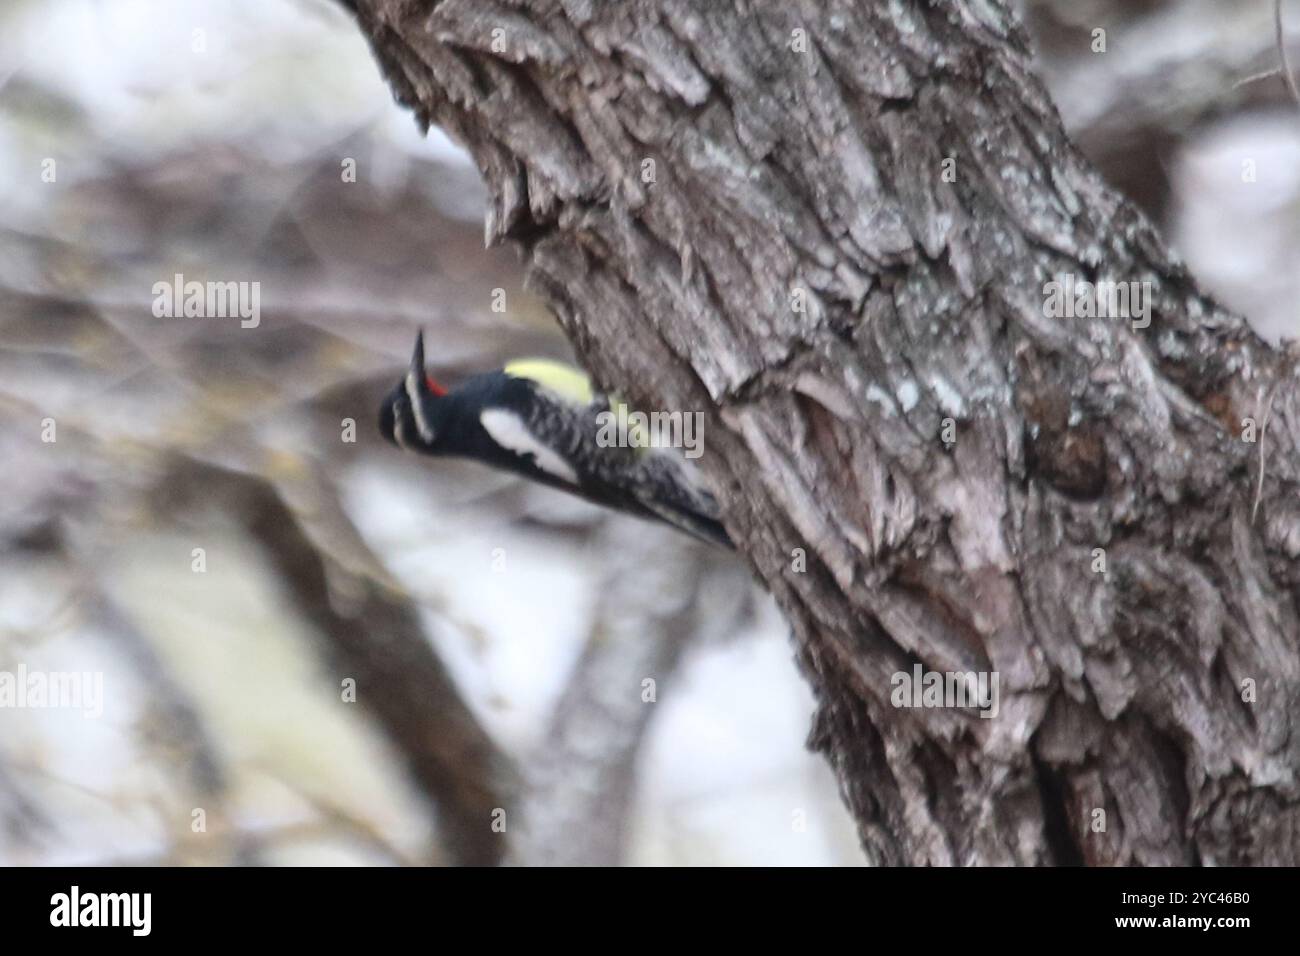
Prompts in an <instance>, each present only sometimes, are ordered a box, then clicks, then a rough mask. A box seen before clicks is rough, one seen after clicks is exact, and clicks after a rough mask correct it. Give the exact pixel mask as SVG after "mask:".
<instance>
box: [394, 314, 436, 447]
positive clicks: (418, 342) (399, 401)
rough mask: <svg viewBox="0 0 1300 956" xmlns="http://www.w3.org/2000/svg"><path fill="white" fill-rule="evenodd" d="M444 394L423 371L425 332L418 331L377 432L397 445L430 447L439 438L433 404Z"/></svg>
mask: <svg viewBox="0 0 1300 956" xmlns="http://www.w3.org/2000/svg"><path fill="white" fill-rule="evenodd" d="M446 394H447V390H446V389H445V388H443V387H442V386H441V385H439V384H438V383H437V382H435V381H434V380H433V379H432V378H430V377H429V375H428V374H427V373H426V372H425V370H424V333H423V332H420V333H419V334H418V335H416V337H415V351H414V352H412V354H411V365H410V368H408V369H407V370H406V376H405V378H403V379H402V381H401V382H400V383H399V384H398V385H396V386H395V387H394V388H393V390H392V391H391V392H389V393H388V396H387V397H386V398H385V399H384V404H383V406H382V407H381V408H380V410H379V431H380V433H382V434H383V436H384V437H385V438H387V439H388V440H389V441H390V442H392V443H393V444H394V445H397V446H398V447H399V448H416V449H418V448H425V449H429V448H432V447H433V444H434V442H435V441H436V440H437V437H438V436H437V432H436V429H435V426H434V422H435V421H436V416H435V414H434V406H435V405H436V404H437V402H438V400H439V399H440V398H442V397H443V396H444V395H446Z"/></svg>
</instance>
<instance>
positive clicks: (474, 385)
mask: <svg viewBox="0 0 1300 956" xmlns="http://www.w3.org/2000/svg"><path fill="white" fill-rule="evenodd" d="M617 404H618V403H617V401H616V400H615V401H613V402H612V401H611V400H610V399H609V398H608V397H606V396H604V395H602V394H600V393H599V392H597V391H596V390H595V389H594V388H592V386H591V383H590V382H589V381H588V379H587V377H586V376H585V375H584V374H583V373H582V372H580V371H578V370H577V369H575V368H572V367H570V366H568V365H564V364H562V363H560V362H553V361H550V360H547V359H526V360H523V361H518V362H512V363H509V364H507V365H506V366H505V367H504V368H501V369H497V370H495V371H492V372H485V373H482V374H479V375H475V376H473V377H472V378H470V379H469V380H467V381H466V382H464V383H463V384H461V385H460V386H458V387H457V388H455V389H453V390H451V391H448V390H447V389H445V388H443V387H442V386H441V385H439V384H438V383H437V382H435V381H434V380H433V379H432V378H431V377H430V376H429V375H428V373H427V372H426V371H425V366H424V334H423V332H421V333H420V334H418V335H417V336H416V339H415V350H414V352H413V353H412V355H411V364H410V368H409V369H408V370H407V372H406V376H405V378H403V380H402V381H401V383H399V384H398V385H397V386H395V387H394V388H393V390H392V391H391V392H389V394H388V396H387V397H386V398H385V399H384V403H383V406H382V407H381V409H380V412H379V430H380V432H381V433H382V434H383V436H384V437H385V438H387V439H388V440H389V441H390V442H392V443H393V444H394V445H396V446H398V447H399V448H403V449H406V450H407V451H414V452H419V453H420V454H423V455H433V456H446V457H459V458H472V459H474V460H476V461H480V462H482V463H484V464H486V465H490V466H492V467H494V468H499V469H502V470H504V471H509V472H512V473H514V474H516V475H521V476H522V477H524V478H528V479H530V480H532V481H536V482H540V483H541V484H544V485H549V486H550V487H552V488H558V489H560V490H562V491H567V492H569V493H570V494H575V495H578V496H579V497H581V498H585V499H586V500H587V501H591V502H593V503H595V504H598V505H602V506H604V507H606V508H613V509H615V510H617V511H622V512H625V513H627V514H632V515H636V516H637V517H640V518H645V519H649V520H652V521H659V522H663V523H666V524H669V525H671V526H673V527H674V528H677V529H678V530H679V531H684V532H686V533H687V534H690V535H693V536H694V537H696V538H700V539H702V540H704V541H707V542H710V543H712V544H716V545H720V546H722V547H725V548H731V547H733V545H732V542H731V539H730V538H729V537H728V536H727V532H726V530H725V529H724V528H723V526H722V523H721V522H720V521H719V520H718V519H719V509H718V503H717V501H716V499H715V498H714V497H713V495H712V494H711V493H710V492H709V490H708V489H707V488H706V487H705V486H704V485H703V483H702V481H701V478H700V476H699V474H698V473H697V472H696V471H695V469H694V468H693V467H692V465H691V463H690V462H689V461H688V460H687V459H686V458H685V457H684V456H683V455H682V454H681V453H680V452H679V451H678V450H677V449H674V448H661V447H646V446H645V443H644V442H640V443H629V445H630V447H622V446H620V445H617V444H613V443H610V442H605V443H602V442H601V441H600V440H599V438H598V436H599V435H600V433H601V417H602V416H601V413H602V412H610V411H612V410H614V409H615V408H616V407H617Z"/></svg>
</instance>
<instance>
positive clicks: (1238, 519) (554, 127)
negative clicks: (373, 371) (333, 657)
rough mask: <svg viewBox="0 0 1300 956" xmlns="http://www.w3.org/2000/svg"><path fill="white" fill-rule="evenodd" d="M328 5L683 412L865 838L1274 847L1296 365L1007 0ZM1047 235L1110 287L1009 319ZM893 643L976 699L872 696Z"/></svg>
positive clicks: (607, 342)
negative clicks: (1067, 114) (1214, 286)
mask: <svg viewBox="0 0 1300 956" xmlns="http://www.w3.org/2000/svg"><path fill="white" fill-rule="evenodd" d="M347 5H348V6H349V7H350V8H352V9H353V10H354V12H355V14H356V16H357V20H358V22H359V24H360V26H361V29H362V30H363V31H364V33H365V34H366V36H367V37H368V38H369V39H370V42H371V44H372V47H373V49H374V51H375V53H376V55H377V58H378V60H379V62H380V64H381V66H382V68H383V70H384V72H385V74H386V76H387V78H388V81H389V83H390V84H391V86H392V88H393V89H394V91H395V95H396V96H397V98H398V100H399V101H400V102H402V103H403V104H405V105H407V106H409V107H410V108H412V109H413V110H414V111H415V112H416V114H417V116H418V118H419V120H420V122H422V123H424V124H437V125H439V126H441V127H443V128H445V129H446V130H447V131H449V132H450V133H451V134H452V135H453V136H454V137H455V138H457V139H458V140H459V141H460V142H462V143H463V144H464V145H465V146H466V147H467V148H468V149H469V151H470V152H471V154H472V155H473V157H474V159H475V161H476V162H477V164H478V166H479V168H480V169H481V170H482V173H483V176H484V178H485V179H486V182H487V185H488V188H489V190H490V192H491V195H492V202H491V208H490V209H489V211H488V216H487V238H488V240H489V242H503V241H506V242H510V243H513V244H515V245H516V246H518V247H519V249H520V250H521V251H522V254H523V255H524V257H525V260H526V262H527V264H528V268H529V275H530V280H531V282H532V283H533V285H534V287H535V288H537V289H538V290H539V291H541V292H542V293H543V294H544V295H545V296H546V297H547V299H548V300H549V301H550V303H551V304H552V306H553V307H554V310H555V312H556V315H557V316H558V318H559V321H560V323H561V324H562V326H563V328H564V330H565V331H566V333H567V334H568V336H569V337H570V339H571V340H572V341H573V343H574V345H575V347H576V349H577V351H578V353H579V355H580V356H581V358H582V361H583V362H584V364H585V365H586V366H587V368H588V370H589V371H591V372H592V373H593V375H594V376H595V378H596V379H597V380H598V381H599V382H600V383H601V384H602V385H604V386H606V387H616V388H617V389H618V390H619V391H620V392H621V393H623V394H625V395H626V396H628V398H629V399H630V400H631V401H632V402H633V403H635V404H636V405H637V406H638V407H640V408H642V409H647V410H649V409H666V410H673V409H685V410H696V409H698V410H702V411H703V412H705V414H706V416H707V418H706V429H705V447H706V452H705V454H704V456H703V458H702V459H701V464H702V466H703V467H704V469H705V470H706V472H707V473H708V474H709V476H710V477H711V479H712V480H713V481H714V483H715V484H716V486H717V489H718V492H719V495H720V499H721V501H722V502H723V504H724V506H725V511H726V523H727V526H728V528H729V530H730V531H731V533H732V535H733V536H734V538H735V539H736V541H737V542H738V543H739V547H740V550H741V553H742V554H743V555H744V556H745V557H746V559H747V560H748V561H749V562H750V564H751V565H752V568H753V570H754V572H755V573H756V574H757V576H758V577H759V578H760V579H761V580H762V581H763V582H764V583H765V584H766V586H767V587H768V588H769V589H770V591H771V592H772V594H773V595H774V596H775V597H776V600H777V601H778V602H779V604H780V605H781V607H782V608H783V610H784V612H785V614H786V615H787V617H788V619H789V621H790V624H791V625H792V628H793V632H794V637H795V643H796V648H797V656H798V659H799V661H800V663H801V665H802V667H803V669H804V671H805V672H806V674H807V677H808V679H809V680H810V682H811V683H812V685H813V688H814V690H815V692H816V695H817V699H818V702H819V703H818V710H817V713H816V715H815V718H814V722H813V728H812V732H811V736H810V743H811V746H813V747H814V748H815V749H817V750H819V751H821V752H822V753H824V754H825V756H826V758H827V759H828V760H829V761H830V763H831V764H832V766H833V767H834V769H835V771H836V773H837V774H838V777H839V780H840V784H841V788H842V791H843V796H844V799H845V801H846V802H847V804H848V806H849V808H850V810H851V812H852V813H853V815H854V817H855V818H856V820H857V822H858V826H859V832H860V836H861V840H862V845H863V847H864V850H865V851H866V854H867V856H868V857H869V859H870V860H871V861H873V862H875V863H880V864H1071V863H1086V864H1207V865H1208V864H1297V863H1300V785H1298V782H1297V779H1296V771H1297V767H1298V766H1300V623H1298V622H1297V605H1296V597H1297V587H1298V586H1300V566H1298V565H1297V563H1296V557H1297V555H1300V498H1297V495H1296V492H1297V480H1298V479H1300V474H1298V470H1297V463H1298V462H1300V458H1297V444H1298V443H1300V399H1298V397H1297V391H1296V384H1295V383H1296V378H1295V371H1294V369H1295V363H1294V362H1293V360H1292V356H1291V355H1290V354H1289V353H1286V352H1282V351H1278V350H1275V349H1273V348H1271V347H1270V346H1268V345H1267V344H1266V343H1264V342H1262V341H1261V340H1259V339H1258V338H1257V337H1256V336H1255V335H1254V334H1253V333H1252V331H1251V330H1250V329H1249V327H1248V326H1247V325H1246V324H1245V323H1244V322H1243V321H1242V320H1241V319H1240V318H1239V317H1237V316H1234V315H1232V314H1229V313H1227V312H1226V311H1225V310H1224V309H1223V308H1221V307H1220V306H1219V305H1217V304H1216V303H1215V302H1214V301H1212V300H1211V299H1210V298H1208V297H1207V296H1206V295H1204V294H1203V293H1202V292H1201V291H1200V290H1199V289H1198V287H1197V285H1196V283H1195V281H1194V279H1193V278H1192V277H1191V276H1190V275H1189V274H1188V273H1187V271H1186V270H1185V269H1184V267H1183V266H1182V265H1181V264H1180V263H1179V262H1178V261H1177V260H1176V259H1175V258H1174V257H1173V256H1172V255H1171V254H1170V253H1169V252H1168V251H1167V250H1166V248H1165V246H1164V245H1163V243H1162V241H1161V239H1160V237H1159V236H1158V235H1157V234H1156V232H1155V230H1154V228H1153V227H1152V226H1151V225H1150V223H1149V222H1148V220H1147V219H1146V218H1145V217H1144V216H1143V215H1142V214H1141V213H1140V212H1139V211H1138V210H1137V209H1136V208H1135V207H1134V206H1133V205H1132V204H1131V203H1130V202H1129V201H1127V200H1126V199H1125V198H1124V197H1123V196H1121V195H1119V194H1118V193H1117V192H1116V191H1115V190H1114V189H1112V188H1111V187H1109V186H1108V185H1107V184H1106V183H1105V182H1104V181H1103V180H1102V178H1101V176H1100V174H1099V173H1098V172H1097V171H1096V170H1095V169H1094V168H1093V167H1092V166H1091V165H1090V163H1089V162H1088V161H1087V160H1086V159H1085V158H1084V157H1083V155H1082V154H1081V153H1080V152H1079V151H1078V150H1077V149H1076V148H1075V147H1074V146H1072V145H1071V143H1070V141H1069V139H1068V138H1067V135H1066V133H1065V130H1064V129H1063V127H1062V124H1061V121H1060V119H1059V116H1058V114H1057V111H1056V109H1055V107H1054V106H1053V104H1052V102H1051V101H1050V99H1049V98H1048V96H1047V94H1046V93H1045V91H1044V87H1043V86H1042V84H1041V83H1040V81H1039V80H1038V79H1037V78H1036V77H1035V76H1034V74H1033V73H1032V71H1031V52H1030V50H1029V48H1028V42H1027V40H1026V37H1025V34H1024V33H1023V31H1022V28H1021V27H1020V25H1019V24H1018V23H1017V22H1016V19H1015V14H1014V12H1013V11H1012V10H1011V9H1010V7H1009V6H1008V5H1007V4H1006V3H1004V2H1001V0H948V2H942V3H939V2H924V0H898V2H893V3H883V2H879V3H878V2H866V0H822V2H812V0H624V2H617V3H615V2H610V3H597V2H594V0H512V2H491V0H348V3H347ZM800 31H803V32H802V33H801V32H800ZM801 37H803V38H804V42H801V41H800V38H801ZM945 159H952V160H954V164H953V166H952V169H954V170H955V177H953V176H948V177H945V176H944V160H945ZM647 160H650V161H653V163H652V165H651V164H648V163H647ZM650 169H652V170H653V181H652V182H649V181H647V178H648V177H647V176H646V171H647V170H650ZM949 179H952V180H953V181H947V180H949ZM1063 274H1073V275H1075V276H1077V277H1078V278H1080V279H1090V280H1100V279H1107V280H1115V281H1125V282H1130V281H1133V282H1145V283H1149V284H1150V286H1149V288H1150V293H1151V322H1150V326H1149V327H1147V328H1136V329H1135V328H1134V327H1133V326H1132V325H1131V324H1130V323H1129V322H1126V321H1124V320H1121V319H1089V318H1048V317H1046V310H1045V308H1044V300H1045V295H1044V284H1045V283H1046V282H1048V281H1049V280H1051V279H1052V278H1053V277H1055V276H1058V275H1063ZM801 300H806V308H805V309H803V310H802V311H800V310H799V308H798V306H799V305H800V301H801ZM948 420H950V421H948ZM1244 420H1251V421H1253V422H1254V423H1255V425H1256V428H1255V433H1254V434H1253V435H1252V434H1251V431H1250V426H1249V424H1246V425H1243V421H1244ZM945 424H947V425H948V431H947V432H945ZM945 437H948V438H951V439H953V440H951V441H945V440H944V438H945ZM1251 437H1254V438H1256V439H1258V440H1256V441H1253V442H1252V441H1250V440H1249V438H1251ZM1097 549H1102V550H1101V551H1098V550H1097ZM801 555H802V556H806V569H803V570H801V568H803V567H804V566H803V564H802V563H801V560H800V556H801ZM1103 560H1104V570H1102V564H1101V563H1100V562H1101V561H1103ZM915 663H920V664H921V665H923V667H925V668H926V669H928V670H932V671H943V672H948V671H992V672H996V673H997V674H998V677H999V681H1000V697H1001V701H1000V710H999V712H998V715H997V716H996V718H994V719H982V718H981V717H980V716H979V715H978V713H977V712H976V711H975V710H974V709H970V708H965V709H962V708H951V707H949V708H931V709H925V708H913V709H906V708H898V707H895V706H894V705H893V704H892V703H891V692H892V690H893V683H892V676H893V675H894V674H896V673H897V672H910V671H911V669H912V667H913V665H914V664H915ZM1098 811H1101V813H1099V812H1098Z"/></svg>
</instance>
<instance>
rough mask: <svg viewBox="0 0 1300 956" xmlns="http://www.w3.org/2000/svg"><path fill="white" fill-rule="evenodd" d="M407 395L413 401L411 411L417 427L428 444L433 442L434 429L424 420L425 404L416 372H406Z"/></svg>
mask: <svg viewBox="0 0 1300 956" xmlns="http://www.w3.org/2000/svg"><path fill="white" fill-rule="evenodd" d="M406 397H407V398H408V399H410V401H411V412H412V413H413V414H414V415H415V427H416V428H418V429H419V431H420V437H421V438H423V439H424V442H425V444H426V445H432V444H433V429H432V428H430V427H429V423H428V422H426V421H425V420H424V404H423V403H422V402H421V401H420V382H419V380H418V379H416V377H415V373H414V372H407V373H406Z"/></svg>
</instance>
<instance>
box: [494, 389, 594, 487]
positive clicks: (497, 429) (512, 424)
mask: <svg viewBox="0 0 1300 956" xmlns="http://www.w3.org/2000/svg"><path fill="white" fill-rule="evenodd" d="M478 420H479V421H480V422H482V423H483V427H484V428H485V429H486V430H487V433H488V434H489V435H491V436H492V440H493V441H494V442H496V443H497V444H498V445H500V446H501V447H502V448H508V449H509V450H510V451H513V452H515V453H516V454H520V455H532V456H533V461H535V462H536V463H537V467H538V468H540V469H542V471H544V472H546V473H547V474H550V475H554V476H555V477H556V478H559V479H561V480H563V481H567V482H568V483H569V484H571V485H576V484H577V483H578V473H577V472H576V471H574V470H573V467H572V466H571V465H570V464H569V463H568V462H567V461H565V460H564V459H563V458H561V457H560V456H559V455H558V454H556V453H555V452H554V451H553V450H551V449H550V448H547V447H546V446H545V445H543V444H542V443H541V442H539V441H538V440H537V439H536V438H534V437H533V433H532V432H530V431H529V430H528V427H527V426H526V425H525V424H524V423H523V422H522V421H520V419H519V416H517V415H515V414H514V413H513V412H507V411H504V410H502V409H500V408H488V409H485V410H484V411H483V412H482V413H481V414H480V415H479V417H478Z"/></svg>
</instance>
